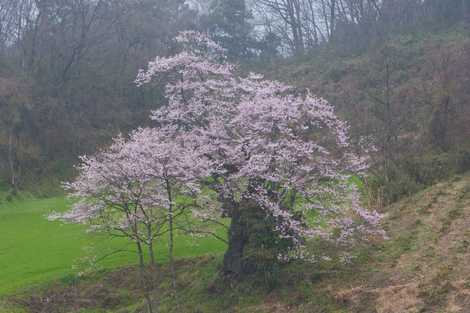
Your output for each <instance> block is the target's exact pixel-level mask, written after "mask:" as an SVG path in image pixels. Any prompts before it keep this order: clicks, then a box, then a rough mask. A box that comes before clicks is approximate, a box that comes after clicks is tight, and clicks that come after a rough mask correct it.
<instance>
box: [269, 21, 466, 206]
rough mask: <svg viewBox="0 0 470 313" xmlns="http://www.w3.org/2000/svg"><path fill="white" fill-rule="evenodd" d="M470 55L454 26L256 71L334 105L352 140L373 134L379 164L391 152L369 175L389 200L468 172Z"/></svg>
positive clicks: (462, 34) (461, 30)
mask: <svg viewBox="0 0 470 313" xmlns="http://www.w3.org/2000/svg"><path fill="white" fill-rule="evenodd" d="M469 56H470V36H469V32H468V29H467V28H466V27H464V26H461V27H457V26H456V27H452V28H442V29H439V30H438V31H435V32H424V31H423V32H418V31H417V32H412V33H405V34H397V35H395V36H394V37H392V38H391V39H389V40H387V41H385V42H380V43H378V44H377V45H376V46H374V47H371V48H370V49H367V50H366V51H364V52H361V53H359V54H344V53H342V51H341V50H340V49H336V50H335V49H334V47H332V48H331V49H325V50H319V51H315V52H312V54H310V55H308V56H305V57H302V58H297V59H289V60H286V61H285V62H283V63H282V62H281V63H280V64H275V66H271V67H268V69H266V67H262V68H261V70H264V71H265V72H267V75H268V76H269V77H272V78H275V79H279V80H282V81H285V82H288V83H291V84H294V85H296V86H300V87H304V88H309V89H310V90H312V91H313V92H314V93H315V94H317V95H319V96H321V97H323V98H325V99H327V100H328V101H329V102H331V103H332V104H334V105H335V107H336V108H337V110H338V112H339V114H340V115H341V116H342V117H344V118H345V119H346V120H347V121H348V122H349V124H350V125H351V133H352V137H353V138H354V139H355V140H359V138H361V137H363V136H366V137H368V136H373V140H374V144H375V146H376V147H377V148H379V151H381V152H380V153H379V154H378V155H376V158H375V159H376V161H377V163H378V164H381V162H382V157H383V156H382V154H381V153H382V152H383V151H386V150H387V148H386V147H388V149H390V152H389V154H390V155H389V159H391V160H392V166H391V168H390V169H388V171H389V173H387V175H385V174H384V173H383V169H381V168H380V166H378V167H377V168H375V172H374V174H378V175H377V176H376V178H377V179H376V181H377V185H378V186H377V187H379V188H383V193H384V195H385V198H386V200H387V201H389V202H390V203H391V202H394V201H396V200H397V199H399V198H400V197H402V196H405V195H411V194H414V193H416V192H417V191H419V190H422V188H424V187H426V186H429V185H431V184H434V183H436V182H438V181H441V180H443V179H448V178H449V177H451V176H452V175H454V174H456V173H463V172H465V171H468V170H470V105H468V104H469V103H470V92H469V89H468V86H469V84H470V62H469V60H470V58H469ZM387 85H388V86H389V88H387ZM387 95H389V97H387ZM386 103H388V105H389V108H388V107H387V104H386ZM389 125H391V126H389ZM390 138H393V139H390ZM384 176H388V177H390V178H391V179H390V181H388V182H384V180H385V179H383V177H384Z"/></svg>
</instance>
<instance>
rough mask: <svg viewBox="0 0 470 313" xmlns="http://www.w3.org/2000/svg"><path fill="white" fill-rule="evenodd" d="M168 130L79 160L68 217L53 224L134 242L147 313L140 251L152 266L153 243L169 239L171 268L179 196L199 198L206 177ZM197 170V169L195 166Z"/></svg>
mask: <svg viewBox="0 0 470 313" xmlns="http://www.w3.org/2000/svg"><path fill="white" fill-rule="evenodd" d="M172 134H174V131H173V130H171V129H165V128H159V129H149V128H144V129H138V130H136V131H134V132H133V133H132V134H131V135H130V138H129V139H127V140H126V139H124V138H123V137H122V136H120V137H118V138H116V139H115V140H114V142H113V144H112V145H111V146H110V147H109V148H107V149H105V150H103V151H100V152H99V153H97V154H96V155H95V156H92V157H86V156H84V157H82V158H81V163H80V165H79V166H78V171H79V176H78V177H77V178H76V179H75V180H74V181H73V182H71V183H68V184H66V189H67V190H69V192H70V194H71V195H72V196H73V197H74V198H76V199H77V202H76V203H75V205H74V206H73V207H72V209H71V210H70V211H69V212H66V213H64V214H55V215H53V216H51V219H60V220H65V221H70V222H76V223H87V224H89V225H90V226H91V229H92V230H95V231H106V232H108V233H110V234H112V235H115V236H125V237H127V238H129V239H130V240H132V241H133V242H135V244H136V247H137V252H138V256H139V264H140V271H141V279H142V285H143V288H144V290H145V292H146V294H145V296H146V299H147V304H148V310H149V312H152V301H151V299H150V289H151V283H152V282H151V281H149V279H148V277H147V275H146V274H145V261H144V249H143V247H144V246H147V248H148V254H149V256H150V263H151V264H152V265H153V266H155V265H156V262H155V256H154V241H155V239H156V238H157V237H159V236H162V235H163V234H165V233H168V234H169V247H168V248H169V251H168V253H169V259H170V268H171V272H172V274H173V285H174V286H173V287H174V289H175V288H176V285H175V281H176V280H175V275H174V273H175V271H174V262H173V245H174V239H173V235H174V230H173V228H174V226H173V225H174V219H175V217H177V216H178V215H180V214H183V213H184V210H185V209H186V208H185V205H186V204H183V205H180V204H179V203H177V196H180V197H181V196H186V197H194V195H196V194H198V193H200V189H199V184H198V180H196V178H197V179H199V178H200V177H207V176H208V175H209V174H210V172H209V168H210V167H209V164H210V163H209V162H207V161H205V160H206V158H203V157H201V156H202V155H203V153H199V152H197V151H198V150H197V147H196V146H194V144H193V143H192V142H189V141H187V140H186V139H187V138H185V137H184V136H180V137H179V138H173V137H171V135H172ZM195 165H197V166H195Z"/></svg>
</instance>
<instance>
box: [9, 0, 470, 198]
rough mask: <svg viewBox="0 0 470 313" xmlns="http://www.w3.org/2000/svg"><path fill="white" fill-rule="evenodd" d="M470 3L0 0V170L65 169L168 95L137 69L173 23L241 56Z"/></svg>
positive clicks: (442, 20)
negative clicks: (139, 81) (143, 84)
mask: <svg viewBox="0 0 470 313" xmlns="http://www.w3.org/2000/svg"><path fill="white" fill-rule="evenodd" d="M469 8H470V1H469V0H446V1H442V0H441V1H439V0H393V1H392V0H388V1H387V0H250V1H248V0H193V1H185V0H17V1H11V0H0V177H2V178H3V180H4V181H5V182H6V183H7V184H8V185H9V186H10V187H11V188H12V189H17V188H18V187H21V186H22V185H24V184H26V183H27V182H31V181H36V180H37V179H38V178H39V177H49V176H57V177H63V176H67V175H70V173H69V171H70V168H71V166H70V165H71V164H73V163H75V162H76V161H77V160H76V156H77V155H80V154H83V153H87V152H91V151H94V150H95V149H96V147H97V146H99V145H100V144H103V143H104V142H108V141H109V140H110V138H112V136H114V135H116V134H117V133H119V132H122V133H126V132H128V131H129V130H130V129H132V128H133V127H135V126H136V125H145V124H146V122H147V120H148V118H147V117H148V112H149V111H150V110H151V109H154V103H156V102H157V103H160V104H164V99H163V97H162V95H161V94H162V93H161V91H158V90H153V89H150V88H148V89H146V88H142V89H138V88H136V87H135V85H134V84H133V79H134V77H135V73H136V72H137V70H138V69H139V68H141V67H142V66H143V65H144V64H145V63H146V61H147V60H148V59H150V58H151V57H152V56H154V55H156V54H158V55H167V54H169V53H171V52H172V51H173V50H174V47H172V44H171V41H170V38H173V37H174V35H175V34H176V33H177V32H178V31H180V30H187V29H194V30H199V31H203V32H206V33H209V34H210V35H211V37H213V38H215V39H216V40H217V41H218V42H220V43H221V44H222V46H223V47H224V48H226V49H227V51H228V53H227V54H228V56H229V57H230V58H232V59H234V60H235V61H237V62H239V63H249V62H252V61H253V60H255V61H261V63H263V62H267V61H273V60H277V59H279V58H282V57H288V56H291V55H297V56H300V55H308V54H313V53H315V52H316V51H317V50H319V49H320V48H321V49H324V48H329V47H331V46H335V47H336V48H337V49H339V50H340V51H342V52H345V53H346V52H347V53H350V52H355V51H359V50H361V49H365V48H367V47H369V46H370V45H371V44H373V43H375V42H377V41H383V40H385V39H386V38H387V37H388V36H389V35H390V34H393V33H396V32H398V31H402V30H406V29H411V28H413V27H414V28H416V27H424V28H432V27H437V26H439V25H447V24H453V23H458V22H461V21H464V20H466V19H467V17H468V15H469V10H470V9H469ZM158 99H160V100H161V101H155V100H158ZM441 111H442V110H441ZM442 112H443V113H442V114H441V115H442V116H445V110H444V111H442ZM441 122H442V118H440V119H436V120H435V125H437V126H436V127H440V126H439V125H440V124H442V123H441ZM439 133H442V132H439Z"/></svg>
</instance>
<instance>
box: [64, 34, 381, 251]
mask: <svg viewBox="0 0 470 313" xmlns="http://www.w3.org/2000/svg"><path fill="white" fill-rule="evenodd" d="M177 42H178V43H180V44H182V50H181V51H180V52H179V53H177V54H175V55H173V56H170V57H157V58H156V59H154V60H153V61H151V62H149V64H148V68H147V69H146V70H141V71H140V72H139V74H138V76H137V78H136V84H137V85H138V86H142V85H144V84H148V83H150V82H152V81H154V80H158V81H160V82H163V83H164V85H165V86H164V87H165V95H166V98H167V100H168V104H167V105H165V106H162V107H161V108H160V109H158V110H155V111H153V112H152V114H151V119H152V120H154V121H156V124H157V125H158V126H156V127H154V128H145V129H138V130H136V131H135V132H133V133H132V134H131V136H130V137H129V139H127V140H126V139H124V138H122V137H119V138H117V139H116V140H115V141H114V143H113V145H112V146H111V147H110V148H108V149H106V150H105V151H102V152H100V153H98V154H97V155H96V156H94V157H84V158H82V163H81V165H80V166H79V167H78V170H79V173H80V175H79V177H78V178H77V179H76V180H75V181H74V182H73V183H71V184H69V185H68V188H70V189H71V190H72V191H73V193H74V195H76V196H78V197H80V198H81V199H83V200H81V201H80V203H79V204H78V205H77V206H75V208H74V210H73V211H72V212H69V213H68V215H66V217H69V218H72V219H75V220H78V221H82V220H83V219H85V218H87V217H89V216H94V215H96V214H97V212H100V211H101V210H103V208H106V207H109V206H110V205H111V206H122V205H123V204H124V205H135V204H136V203H137V204H138V206H139V207H140V209H137V210H133V211H131V212H130V213H128V212H126V214H125V216H124V220H125V221H127V222H128V223H129V222H130V223H132V222H133V221H134V220H136V219H141V218H143V216H142V215H145V214H147V213H148V212H153V211H151V210H150V209H151V208H166V207H168V205H169V202H170V201H171V199H169V196H168V194H167V191H168V188H165V184H169V183H170V184H172V185H174V186H175V189H176V190H177V191H178V193H181V194H185V195H188V196H190V197H195V198H197V197H201V195H202V197H201V198H203V199H204V201H206V202H205V204H207V206H208V207H214V208H222V210H223V207H224V206H223V205H213V206H211V205H210V204H209V203H208V202H211V201H214V202H216V201H219V202H220V201H224V199H230V200H231V201H234V202H237V201H238V202H240V201H243V199H250V200H252V201H255V202H256V203H257V205H258V206H259V207H260V208H261V209H262V210H263V211H264V212H265V214H266V216H267V217H268V216H269V217H272V218H274V219H275V220H276V222H277V223H276V226H275V229H274V230H275V231H276V232H278V233H279V235H280V236H283V237H291V238H293V239H294V241H295V242H296V243H297V244H298V245H302V244H303V242H304V241H305V240H306V239H308V238H318V237H321V238H323V239H329V240H335V241H337V242H338V243H343V242H346V241H349V240H357V239H358V238H360V237H361V238H364V237H370V236H383V235H384V234H383V231H381V229H380V221H381V215H380V214H379V213H377V212H375V211H368V210H366V209H364V208H362V207H361V206H360V204H359V200H358V197H359V195H358V192H357V190H356V189H355V188H354V186H353V185H352V183H351V182H350V177H351V176H352V175H358V174H361V173H363V171H364V170H365V169H366V168H367V164H366V158H364V157H363V156H359V155H358V154H356V153H354V152H353V149H352V147H351V144H350V140H349V136H348V125H347V123H346V122H344V121H343V120H341V119H339V118H338V117H337V116H336V114H335V112H334V107H333V106H332V105H330V104H329V103H328V102H327V101H326V100H324V99H322V98H319V97H317V96H315V95H313V94H312V93H311V92H310V91H308V90H303V91H301V90H296V89H295V88H293V87H291V86H289V85H286V84H284V83H281V82H277V81H272V80H268V79H265V78H264V77H263V76H262V75H259V74H254V73H250V74H249V75H246V76H241V75H239V74H238V73H239V69H237V67H236V66H235V65H234V64H230V63H228V62H227V61H226V59H225V58H224V57H223V52H224V51H223V49H222V48H220V47H219V46H218V45H217V44H216V43H214V42H213V41H212V40H210V39H209V38H207V37H206V36H204V35H201V34H199V33H196V32H183V33H181V34H180V35H179V36H178V37H177ZM208 180H210V183H207V181H208ZM201 186H208V188H210V189H212V190H213V191H215V192H217V193H218V194H219V196H218V197H216V199H214V198H210V197H203V195H204V191H203V190H202V189H201ZM90 199H92V200H91V201H90ZM222 210H221V211H222ZM194 213H195V216H201V215H203V216H205V217H207V216H208V215H213V216H214V217H216V216H217V214H220V213H224V212H217V211H216V210H211V211H207V210H205V211H203V212H202V211H201V210H195V212H194ZM225 213H226V212H225ZM152 214H153V213H152ZM134 215H135V216H134ZM121 222H122V221H121Z"/></svg>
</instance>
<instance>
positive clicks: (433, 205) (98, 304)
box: [0, 174, 470, 313]
mask: <svg viewBox="0 0 470 313" xmlns="http://www.w3.org/2000/svg"><path fill="white" fill-rule="evenodd" d="M387 212H388V213H387V218H386V222H385V225H386V228H387V231H388V234H389V236H390V239H389V240H388V241H386V242H384V243H383V244H380V245H379V246H376V247H373V248H370V249H369V250H368V251H365V253H363V254H362V256H361V257H359V258H358V259H357V260H356V261H355V262H354V263H353V264H350V265H347V266H340V265H337V264H329V263H323V264H304V263H294V264H290V265H288V266H286V267H284V268H282V269H281V271H280V272H279V276H277V279H276V280H275V281H271V283H272V284H267V281H269V277H266V276H262V275H260V276H255V277H253V278H252V279H250V281H249V282H241V283H235V282H232V283H231V284H230V285H228V284H227V283H226V282H223V281H220V280H219V279H218V278H217V271H218V269H219V266H220V262H221V258H220V256H219V257H199V258H193V259H187V260H181V261H179V262H178V266H177V268H178V290H179V293H178V301H177V302H176V301H175V299H174V298H173V297H172V296H171V292H170V291H169V290H170V288H169V286H170V277H169V273H168V271H167V269H166V267H165V266H163V268H161V270H160V271H159V274H158V277H157V279H156V284H157V287H156V291H155V293H154V295H155V298H156V299H158V301H159V303H160V307H161V312H203V313H210V312H214V313H215V312H217V313H219V312H246V313H254V312H259V313H263V312H266V313H267V312H282V313H290V312H292V313H293V312H305V313H307V312H309V313H311V312H324V313H335V312H336V313H346V312H351V313H375V312H377V313H397V312H400V313H412V312H431V313H433V312H435V313H440V312H445V313H466V312H468V308H469V307H470V264H469V262H468V260H469V258H470V231H469V229H470V224H469V221H470V174H467V175H463V176H457V177H455V178H453V179H452V180H449V181H446V182H442V183H439V184H437V185H435V186H432V187H430V188H428V189H426V190H424V191H422V192H420V193H419V194H417V195H415V196H413V197H410V198H406V199H403V200H401V201H400V202H398V203H396V204H394V205H392V206H391V207H389V208H387ZM44 299H49V300H48V302H45V300H44ZM51 299H52V300H51ZM140 299H141V293H140V292H139V288H138V280H137V273H136V269H135V268H133V267H129V268H122V269H120V270H117V271H113V272H108V273H101V274H95V275H92V276H88V277H85V278H83V279H80V280H77V281H62V282H61V281H57V282H56V283H54V284H52V285H49V286H48V288H47V289H42V288H39V289H33V290H30V291H28V292H26V293H23V295H21V296H15V297H9V298H8V301H9V303H10V305H11V303H14V304H16V307H17V308H20V307H23V308H28V310H27V311H25V312H45V311H44V310H46V311H47V312H49V313H55V312H57V313H58V312H81V313H84V312H87V313H91V312H94V313H98V312H99V313H111V312H112V313H117V312H120V313H124V312H127V313H133V312H139V308H141V307H142V302H141V300H140ZM177 303H178V306H177ZM18 304H21V305H18ZM80 309H81V310H80ZM8 310H13V309H11V307H10V308H9V309H8ZM8 310H7V311H4V312H5V313H6V312H15V311H8ZM0 312H2V311H1V310H0ZM2 313H3V312H2Z"/></svg>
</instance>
